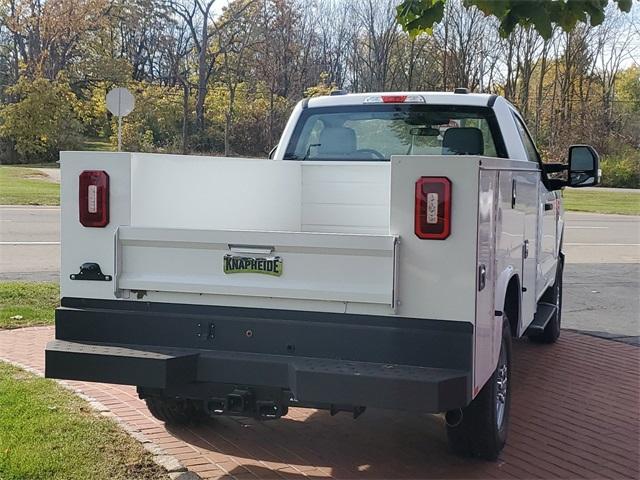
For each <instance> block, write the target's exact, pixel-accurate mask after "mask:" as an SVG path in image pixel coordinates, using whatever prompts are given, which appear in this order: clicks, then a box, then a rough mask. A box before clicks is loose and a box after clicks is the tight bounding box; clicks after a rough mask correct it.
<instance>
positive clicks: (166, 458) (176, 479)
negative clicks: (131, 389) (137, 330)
mask: <svg viewBox="0 0 640 480" xmlns="http://www.w3.org/2000/svg"><path fill="white" fill-rule="evenodd" d="M0 360H2V361H3V362H5V363H8V364H9V365H13V366H14V367H18V368H21V369H22V370H25V371H27V372H29V373H31V374H33V375H35V376H37V377H40V378H44V375H43V373H42V372H40V371H39V370H36V369H35V368H32V367H29V366H28V365H23V364H21V363H18V362H14V361H12V360H7V359H4V358H2V357H0ZM55 381H56V382H57V383H58V385H60V386H62V387H63V388H65V389H66V390H69V391H70V392H72V393H73V394H75V395H77V396H78V397H80V398H81V399H83V400H84V401H85V402H87V403H88V404H89V406H90V407H91V409H92V410H94V411H95V412H96V413H99V414H100V415H102V416H103V417H107V418H110V419H111V420H113V421H114V422H115V423H116V424H117V425H118V426H119V427H120V428H122V429H123V430H124V431H125V432H127V434H128V435H129V436H130V437H132V438H133V439H134V440H136V441H138V442H139V443H140V444H141V445H142V446H143V447H144V449H145V450H146V451H147V452H149V453H151V458H152V460H153V462H154V463H155V464H156V465H158V466H160V467H162V468H164V469H165V470H166V471H167V475H168V476H169V478H170V479H171V480H201V478H202V477H200V475H198V474H196V473H194V472H190V471H189V470H188V469H187V467H185V466H184V465H182V463H180V461H179V460H178V459H177V458H176V457H174V456H172V455H168V454H166V453H165V451H164V450H162V448H160V447H159V446H158V445H156V444H155V443H153V442H152V441H151V440H149V439H148V438H147V437H146V436H145V435H143V434H142V433H140V432H139V431H138V430H136V429H134V428H132V427H130V426H129V425H127V424H126V423H124V422H123V421H122V420H120V419H119V418H118V417H117V416H116V415H114V414H113V412H112V411H111V410H109V409H108V408H107V407H106V406H105V405H103V404H102V403H100V402H98V401H97V400H96V399H94V398H92V397H90V396H88V395H86V394H85V393H83V392H82V391H79V390H76V389H75V388H74V387H72V386H71V385H70V384H69V383H68V382H66V381H64V380H55Z"/></svg>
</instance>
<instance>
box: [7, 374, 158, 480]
mask: <svg viewBox="0 0 640 480" xmlns="http://www.w3.org/2000/svg"><path fill="white" fill-rule="evenodd" d="M134 478H135V479H140V480H151V479H159V478H166V474H165V472H164V471H163V470H162V469H161V468H160V467H159V466H157V465H156V464H155V463H153V461H152V458H151V455H150V454H149V453H148V452H146V451H145V450H144V449H143V448H142V446H141V445H140V444H138V443H137V442H136V441H135V440H134V439H132V438H131V437H129V436H128V435H127V434H126V433H125V432H124V431H122V430H121V429H120V427H118V425H117V424H116V423H115V422H113V421H112V420H109V419H107V418H105V417H101V416H99V415H98V414H96V413H95V412H94V411H93V410H91V408H90V407H89V405H88V404H87V403H86V402H85V401H84V400H81V399H80V398H78V397H76V396H75V395H74V394H73V393H71V392H69V391H67V390H65V389H64V388H62V387H61V386H60V385H58V384H57V383H56V382H54V381H52V380H45V379H43V378H39V377H36V376H34V375H31V374H30V373H27V372H25V371H24V370H21V369H19V368H15V367H13V366H10V365H8V364H6V363H2V362H0V479H2V480H26V479H28V480H41V479H42V480H73V479H78V480H86V479H93V480H98V479H105V480H106V479H117V480H120V479H122V480H124V479H134Z"/></svg>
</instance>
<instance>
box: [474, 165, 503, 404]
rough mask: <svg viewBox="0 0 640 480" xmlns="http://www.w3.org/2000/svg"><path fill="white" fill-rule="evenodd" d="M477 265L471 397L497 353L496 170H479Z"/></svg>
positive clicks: (499, 320)
mask: <svg viewBox="0 0 640 480" xmlns="http://www.w3.org/2000/svg"><path fill="white" fill-rule="evenodd" d="M478 187H479V188H478V247H477V248H478V253H477V255H478V266H477V272H478V273H477V278H476V335H475V355H474V360H475V361H474V375H473V396H474V397H475V396H476V395H477V394H478V392H479V391H480V389H481V388H482V386H483V385H484V384H485V383H486V381H487V380H488V379H489V377H490V376H491V375H492V373H493V371H494V370H495V368H496V364H497V362H498V355H499V352H500V338H501V336H500V334H499V333H498V332H499V331H501V329H502V318H501V317H496V315H495V311H496V309H497V310H501V309H502V306H500V307H496V306H495V305H494V303H495V286H496V285H495V278H496V272H495V270H496V261H495V255H496V240H495V238H496V237H495V230H496V217H497V216H496V212H497V199H498V170H485V169H482V168H481V169H480V176H479V185H478Z"/></svg>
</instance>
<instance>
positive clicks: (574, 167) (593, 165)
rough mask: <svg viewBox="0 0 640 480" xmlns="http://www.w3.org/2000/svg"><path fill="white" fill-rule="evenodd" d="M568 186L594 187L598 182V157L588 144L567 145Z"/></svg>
mask: <svg viewBox="0 0 640 480" xmlns="http://www.w3.org/2000/svg"><path fill="white" fill-rule="evenodd" d="M568 180H569V181H568V185H567V186H569V187H575V188H579V187H595V186H596V185H597V184H598V183H600V157H599V156H598V152H596V151H595V150H594V148H593V147H591V146H589V145H572V146H571V147H569V179H568Z"/></svg>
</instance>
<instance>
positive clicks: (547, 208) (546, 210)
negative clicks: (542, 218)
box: [544, 202, 553, 212]
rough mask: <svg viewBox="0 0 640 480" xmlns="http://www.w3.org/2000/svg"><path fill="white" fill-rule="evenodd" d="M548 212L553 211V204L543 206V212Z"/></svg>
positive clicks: (548, 203)
mask: <svg viewBox="0 0 640 480" xmlns="http://www.w3.org/2000/svg"><path fill="white" fill-rule="evenodd" d="M549 210H553V203H552V202H547V203H545V204H544V211H545V212H548V211H549Z"/></svg>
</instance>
